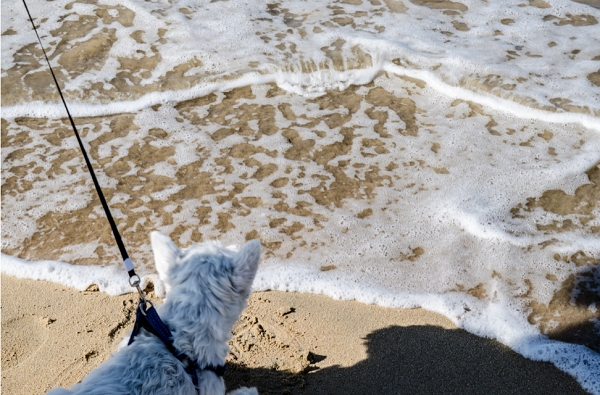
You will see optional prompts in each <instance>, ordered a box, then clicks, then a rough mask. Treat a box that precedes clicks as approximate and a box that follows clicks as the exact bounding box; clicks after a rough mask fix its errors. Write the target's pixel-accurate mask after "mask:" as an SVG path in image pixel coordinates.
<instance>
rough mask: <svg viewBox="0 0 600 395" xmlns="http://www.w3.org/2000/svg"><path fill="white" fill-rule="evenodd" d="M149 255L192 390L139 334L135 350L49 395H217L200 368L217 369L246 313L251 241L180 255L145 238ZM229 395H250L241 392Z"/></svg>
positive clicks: (173, 361)
mask: <svg viewBox="0 0 600 395" xmlns="http://www.w3.org/2000/svg"><path fill="white" fill-rule="evenodd" d="M152 248H153V250H154V257H155V263H156V269H157V270H158V273H159V277H160V279H161V280H162V281H163V282H164V284H165V287H166V290H167V295H166V299H165V303H164V304H163V305H162V306H160V307H159V308H158V312H159V314H160V317H161V318H162V320H163V321H164V322H165V324H166V325H167V326H168V327H169V329H170V330H171V333H172V335H173V339H174V341H173V345H174V346H175V348H176V349H177V350H178V351H179V352H182V353H184V354H186V355H187V356H188V357H189V358H191V359H192V360H196V361H197V362H198V366H199V367H200V370H199V371H198V388H196V387H195V385H194V384H193V382H192V378H191V376H190V375H189V374H188V373H187V372H186V371H185V368H184V366H183V364H182V363H181V362H180V361H179V360H178V359H177V358H175V357H174V356H173V354H171V353H170V352H169V350H168V349H167V348H166V346H165V345H164V343H162V341H161V340H160V339H159V338H158V337H156V336H154V335H152V334H150V333H148V332H146V331H143V330H142V331H141V332H140V334H139V335H138V336H137V337H136V340H135V342H133V343H132V344H131V345H129V346H127V347H123V348H121V349H120V350H119V351H118V352H117V353H116V354H115V355H114V356H113V357H112V358H111V359H110V360H108V361H106V362H104V363H103V364H102V365H100V366H99V367H98V368H97V369H95V370H94V371H92V372H91V373H90V374H89V375H88V376H87V377H85V378H84V379H83V380H82V382H81V383H79V384H76V385H74V386H73V387H72V388H71V389H70V390H65V389H62V388H59V389H55V390H52V391H50V393H49V394H51V395H60V394H89V395H96V394H97V395H100V394H107V395H108V394H123V395H125V394H127V395H131V394H148V395H154V394H156V395H158V394H161V395H162V394H169V395H171V394H173V395H189V394H201V395H209V394H210V395H212V394H215V395H222V394H224V393H225V384H224V382H223V379H222V378H221V377H220V376H218V375H217V374H216V373H215V372H213V371H210V370H203V369H202V368H204V367H206V366H209V365H212V366H219V365H224V364H225V358H226V357H227V354H228V353H229V346H228V345H227V342H228V341H229V340H230V338H231V328H232V326H233V324H234V323H235V322H236V321H237V319H238V317H239V315H240V313H241V312H242V311H243V310H244V308H245V307H246V303H247V300H248V297H249V296H250V293H251V287H252V282H253V280H254V277H255V275H256V271H257V269H258V262H259V258H260V242H259V241H258V240H254V241H251V242H249V243H247V244H246V245H245V246H244V247H243V248H242V249H241V250H240V251H239V252H237V251H234V250H232V249H229V248H224V247H222V246H221V245H220V244H218V243H215V242H208V243H203V244H200V245H197V246H193V247H190V248H188V249H187V250H184V251H181V250H179V249H178V248H177V247H176V246H175V244H173V242H172V241H171V240H170V239H169V238H168V237H166V236H164V235H162V234H160V233H158V232H153V233H152ZM235 392H236V394H242V393H248V394H256V393H257V392H256V389H247V388H241V389H240V390H238V391H235Z"/></svg>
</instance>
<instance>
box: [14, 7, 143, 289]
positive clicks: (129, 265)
mask: <svg viewBox="0 0 600 395" xmlns="http://www.w3.org/2000/svg"><path fill="white" fill-rule="evenodd" d="M23 5H24V6H25V10H26V11H27V15H28V16H29V20H30V21H31V25H32V26H33V30H34V31H35V35H36V36H37V39H38V42H39V43H40V47H42V51H43V52H44V57H45V58H46V63H48V67H49V68H50V73H51V74H52V78H53V79H54V83H55V84H56V89H58V93H59V95H60V98H61V100H62V103H63V105H64V106H65V110H67V115H68V116H69V121H71V127H73V131H74V132H75V137H77V142H78V143H79V148H80V149H81V153H82V154H83V158H84V159H85V163H86V165H87V168H88V171H89V173H90V175H91V176H92V181H94V186H95V187H96V192H97V193H98V197H99V198H100V202H101V203H102V207H103V208H104V212H105V213H106V217H107V218H108V222H109V224H110V228H111V229H112V232H113V235H114V236H115V240H116V242H117V245H118V246H119V251H121V256H122V257H123V266H125V270H127V273H128V274H129V278H130V279H131V277H134V276H136V274H135V271H134V270H133V261H132V260H131V258H129V255H128V254H127V250H126V249H125V244H123V240H122V239H121V235H120V234H119V229H117V225H116V224H115V220H114V219H113V217H112V215H111V213H110V209H109V207H108V203H106V199H105V198H104V194H103V193H102V189H101V188H100V184H99V183H98V180H97V179H96V174H95V173H94V168H93V167H92V163H91V162H90V160H89V158H88V156H87V153H86V152H85V147H84V146H83V142H82V141H81V137H79V132H77V128H76V127H75V122H74V121H73V117H71V113H70V112H69V108H68V107H67V102H66V101H65V98H64V96H63V94H62V91H61V89H60V85H58V81H57V79H56V76H55V75H54V70H52V66H51V65H50V60H48V55H46V50H45V49H44V45H43V44H42V40H41V39H40V35H39V34H38V31H37V28H36V27H35V23H33V18H32V17H31V14H30V13H29V8H28V7H27V3H26V2H25V0H23ZM132 286H133V285H132Z"/></svg>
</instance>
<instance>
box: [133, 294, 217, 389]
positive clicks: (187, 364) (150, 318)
mask: <svg viewBox="0 0 600 395" xmlns="http://www.w3.org/2000/svg"><path fill="white" fill-rule="evenodd" d="M146 302H147V301H146V300H140V302H139V303H138V306H137V309H136V315H135V325H134V327H133V331H132V332H131V337H130V338H129V343H127V345H128V346H129V345H130V344H131V343H133V341H134V340H135V337H136V336H137V335H138V334H139V333H140V329H142V328H143V329H145V330H147V331H148V332H150V333H152V334H153V335H155V336H157V337H158V338H159V339H160V340H161V341H162V342H163V343H164V344H165V346H166V347H167V349H168V350H169V352H170V353H171V354H173V356H174V357H175V358H177V359H178V360H179V361H180V362H181V363H182V364H183V367H184V368H185V371H186V372H187V374H189V375H190V377H191V378H192V382H193V383H194V385H195V386H198V374H197V370H210V371H211V372H214V373H215V374H216V375H217V376H219V377H222V376H223V375H224V374H225V369H226V366H225V365H218V366H214V365H206V366H204V367H202V368H201V367H200V366H198V361H196V360H193V359H191V358H190V357H189V356H188V355H186V354H184V353H182V352H178V351H177V349H176V348H175V346H174V345H173V335H172V334H171V331H170V330H169V328H168V327H167V326H166V325H165V323H164V322H163V321H162V320H161V319H160V317H159V316H158V313H157V312H156V309H155V308H154V305H153V304H152V302H149V301H148V302H147V303H150V308H147V307H146Z"/></svg>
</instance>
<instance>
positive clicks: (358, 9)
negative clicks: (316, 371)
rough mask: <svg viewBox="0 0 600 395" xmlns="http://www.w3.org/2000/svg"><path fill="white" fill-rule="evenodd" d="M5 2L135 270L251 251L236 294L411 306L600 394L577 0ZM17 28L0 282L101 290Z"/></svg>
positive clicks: (82, 194)
mask: <svg viewBox="0 0 600 395" xmlns="http://www.w3.org/2000/svg"><path fill="white" fill-rule="evenodd" d="M28 4H29V7H30V10H31V12H32V14H33V15H34V16H36V15H37V16H38V18H37V19H36V25H37V26H38V29H39V31H40V34H41V36H42V40H43V42H44V44H45V45H46V50H47V51H48V53H49V57H50V59H51V63H52V65H53V67H54V69H55V72H56V73H57V77H58V79H59V81H60V83H61V84H62V86H63V87H64V90H65V93H66V99H67V102H68V103H69V108H70V109H71V111H72V113H73V115H74V116H75V117H76V119H75V122H76V124H77V126H78V129H79V130H80V133H81V134H82V137H83V139H84V141H85V142H86V146H87V148H88V152H89V153H90V155H91V157H92V160H93V163H94V166H95V169H96V172H97V174H98V177H99V181H100V183H101V184H102V186H103V189H104V193H105V195H106V197H107V199H108V201H109V204H110V206H111V208H112V211H113V215H114V216H115V218H116V221H117V224H118V226H119V229H120V231H121V234H122V236H123V238H124V241H125V244H126V246H127V248H128V251H129V254H130V255H131V256H132V258H133V259H134V262H135V263H136V267H137V270H138V271H139V272H141V273H144V274H150V273H152V272H153V271H154V269H153V263H152V253H151V249H150V246H149V233H150V232H151V231H153V230H159V231H161V232H162V233H164V234H167V235H169V236H170V237H171V238H172V239H173V240H174V241H175V242H176V243H177V244H178V245H179V246H182V247H185V246H187V245H189V244H190V243H193V242H200V241H202V240H208V239H218V240H221V242H222V243H223V244H236V245H241V244H243V243H244V242H245V241H246V240H250V239H254V238H260V240H261V242H262V245H263V247H264V254H263V256H264V258H263V261H262V264H261V265H262V267H261V271H260V273H259V276H258V278H257V281H256V284H255V286H256V289H261V290H264V289H278V290H290V291H302V292H313V293H324V294H328V295H330V296H333V297H336V298H341V299H357V300H360V301H363V302H366V303H378V304H381V305H384V306H393V307H416V306H422V307H425V308H429V309H431V310H434V311H438V312H441V313H443V314H445V315H447V316H448V317H449V318H450V319H452V320H453V321H455V322H456V323H458V324H459V325H460V326H461V327H463V328H465V329H467V330H469V331H471V332H473V333H476V334H478V335H480V336H486V337H493V338H496V339H498V340H499V341H501V342H503V343H504V344H507V345H509V346H510V347H511V348H513V349H515V350H516V351H517V352H520V353H521V354H523V355H525V356H527V357H529V358H532V359H538V360H546V361H550V362H553V363H554V364H555V365H557V366H558V367H559V368H560V369H562V370H564V371H567V372H568V373H570V374H572V375H574V377H576V378H577V379H578V381H579V382H580V383H581V384H582V385H583V387H584V388H586V389H587V390H588V391H591V392H593V393H600V382H598V379H597V377H596V376H595V375H596V374H597V373H598V372H599V371H600V356H598V352H599V351H600V345H599V344H598V340H597V339H598V336H600V320H599V312H598V308H599V306H597V302H598V300H599V299H600V298H599V295H600V278H599V276H600V274H599V270H598V266H599V263H600V239H599V237H598V235H599V233H600V218H599V214H600V213H599V211H600V205H599V204H598V202H599V200H600V28H599V26H600V25H598V19H599V18H600V3H598V2H596V1H593V0H586V1H583V0H582V1H577V2H575V1H556V2H545V1H541V0H534V1H514V2H503V4H502V5H500V4H497V3H493V4H491V3H486V2H479V1H468V2H452V1H423V0H411V1H399V0H387V1H379V0H371V1H362V0H348V1H345V2H337V3H329V2H304V1H287V2H274V3H270V4H266V3H261V2H253V1H233V0H230V1H214V2H210V3H209V2H190V1H172V2H166V1H145V2H141V1H128V2H111V1H100V2H96V1H83V2H70V1H59V0H57V1H53V2H41V1H36V2H30V3H28ZM41 16H43V17H41ZM26 18H27V17H26V14H25V11H24V9H23V7H22V5H21V4H20V3H19V2H3V3H2V153H3V155H2V225H3V226H2V252H3V257H2V258H3V264H2V270H3V272H8V273H11V274H14V275H20V276H22V277H36V278H46V279H50V280H53V281H60V282H63V283H67V284H73V285H78V286H80V284H78V283H76V282H77V281H79V280H76V279H74V277H75V274H74V273H78V275H81V270H79V268H73V267H72V266H68V265H66V266H65V265H64V264H61V263H57V262H39V261H47V260H51V261H61V262H66V263H68V264H71V265H77V266H81V265H95V266H98V265H104V266H107V268H106V270H105V274H104V275H100V274H97V273H100V272H102V270H103V269H97V270H98V271H90V273H92V272H93V273H94V274H93V275H92V277H93V276H99V277H97V278H96V282H101V284H100V285H101V287H104V289H107V290H109V291H110V292H113V293H115V292H120V290H124V289H127V288H126V286H127V285H126V284H124V287H125V288H119V286H114V285H109V284H108V283H109V282H111V281H112V282H122V283H124V282H125V281H124V276H123V278H121V277H119V272H118V270H116V268H114V267H112V266H113V265H119V261H120V256H119V253H118V250H117V248H116V246H115V245H114V242H113V239H112V234H111V233H110V228H109V226H108V223H107V221H106V219H105V216H104V213H103V212H102V208H101V206H100V203H99V201H98V199H97V198H96V196H95V192H94V191H93V189H92V188H93V187H92V182H91V180H90V179H89V176H88V174H87V172H86V169H85V167H84V162H83V159H82V158H81V155H80V153H79V149H78V147H77V143H76V141H75V138H74V137H73V135H72V131H71V130H70V126H69V123H68V121H67V120H65V119H64V118H63V117H64V112H63V111H64V110H63V109H62V108H61V106H60V105H59V99H58V97H57V94H56V91H55V87H54V85H53V83H52V80H51V77H50V75H49V72H48V70H47V66H45V63H44V62H43V55H42V52H41V50H40V48H39V44H38V43H37V41H36V38H35V34H34V33H33V31H32V29H31V25H30V24H28V21H27V19H26ZM15 257H16V258H20V259H25V260H27V261H30V262H25V261H21V260H20V259H15ZM35 262H38V263H35ZM95 270H96V269H95ZM106 273H108V274H106ZM102 276H104V277H102ZM92 277H90V278H89V279H88V280H89V281H94V279H93V278H92ZM100 277H102V280H100V279H99V278H100ZM111 287H112V288H111ZM551 339H554V340H551ZM592 350H593V351H592Z"/></svg>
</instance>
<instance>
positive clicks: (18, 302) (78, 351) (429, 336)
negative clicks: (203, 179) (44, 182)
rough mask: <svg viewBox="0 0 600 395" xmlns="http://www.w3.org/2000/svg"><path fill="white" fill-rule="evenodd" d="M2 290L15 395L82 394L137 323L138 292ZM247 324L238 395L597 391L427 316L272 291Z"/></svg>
mask: <svg viewBox="0 0 600 395" xmlns="http://www.w3.org/2000/svg"><path fill="white" fill-rule="evenodd" d="M2 285H3V287H2V299H3V302H2V307H3V309H2V310H3V318H2V331H3V339H2V340H3V341H2V382H3V390H4V391H5V393H6V394H16V393H19V394H24V395H25V394H39V393H45V392H46V391H47V390H49V389H50V388H53V387H56V386H65V387H70V386H71V385H73V384H75V383H76V382H78V381H79V380H81V379H82V378H83V377H84V376H85V375H87V374H88V373H89V371H91V370H92V369H94V368H96V367H97V366H98V365H99V364H100V363H101V362H103V361H105V360H107V359H108V358H109V357H110V353H111V352H114V351H115V350H116V348H117V345H118V343H119V342H120V341H121V340H122V339H123V338H124V337H126V335H127V333H128V331H129V330H130V329H131V327H132V325H133V321H134V319H135V317H134V316H135V314H133V310H134V309H135V302H136V300H137V299H136V295H135V294H133V293H131V294H125V295H120V296H110V295H107V294H105V293H102V292H98V291H96V290H95V289H97V288H94V287H90V288H88V290H87V291H83V292H81V291H77V290H75V289H73V288H69V287H65V286H62V285H59V284H55V283H50V282H46V281H35V280H24V279H18V278H15V277H12V276H8V275H5V274H2ZM152 295H153V293H152V292H150V296H152ZM240 318H241V319H240V320H239V321H238V322H237V323H236V325H235V326H234V328H233V339H232V341H231V342H230V345H231V354H230V355H229V357H228V360H227V363H228V373H227V374H226V376H225V382H226V386H227V388H228V390H231V389H235V388H237V387H239V386H243V385H245V386H256V387H258V390H259V393H261V394H268V393H289V394H304V393H311V394H315V393H328V394H332V393H340V394H341V393H344V394H362V393H365V394H366V393H395V392H397V390H398V388H407V389H410V392H411V393H463V394H464V393H483V392H489V393H495V394H509V393H523V394H525V393H527V394H538V393H539V394H547V393H553V392H554V393H556V391H558V392H560V393H565V394H586V392H585V391H584V390H583V389H581V387H580V386H579V384H577V382H576V381H575V379H573V378H572V377H570V376H568V375H567V374H566V373H563V372H561V371H559V370H558V369H556V368H555V367H554V366H553V365H551V364H550V363H544V362H535V361H531V360H528V359H526V358H524V357H522V356H521V355H519V354H517V353H516V352H514V351H512V350H510V349H509V348H508V347H506V346H504V345H501V344H500V343H498V342H496V341H494V340H488V339H483V338H479V337H477V336H475V335H472V334H470V333H468V332H466V331H464V330H462V329H458V328H457V327H456V326H455V325H454V324H453V323H452V322H451V321H450V320H448V319H447V318H446V317H444V316H442V315H440V314H437V313H433V312H430V311H427V310H424V309H389V308H383V307H379V306H376V305H365V304H362V303H360V302H348V301H335V300H333V299H331V298H329V297H326V296H322V295H311V294H300V293H293V292H279V291H268V292H255V293H253V295H252V296H251V299H250V301H249V306H248V309H247V310H245V311H244V313H243V314H242V317H240ZM73 339H75V341H74V340H73ZM32 378H35V379H34V380H32Z"/></svg>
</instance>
